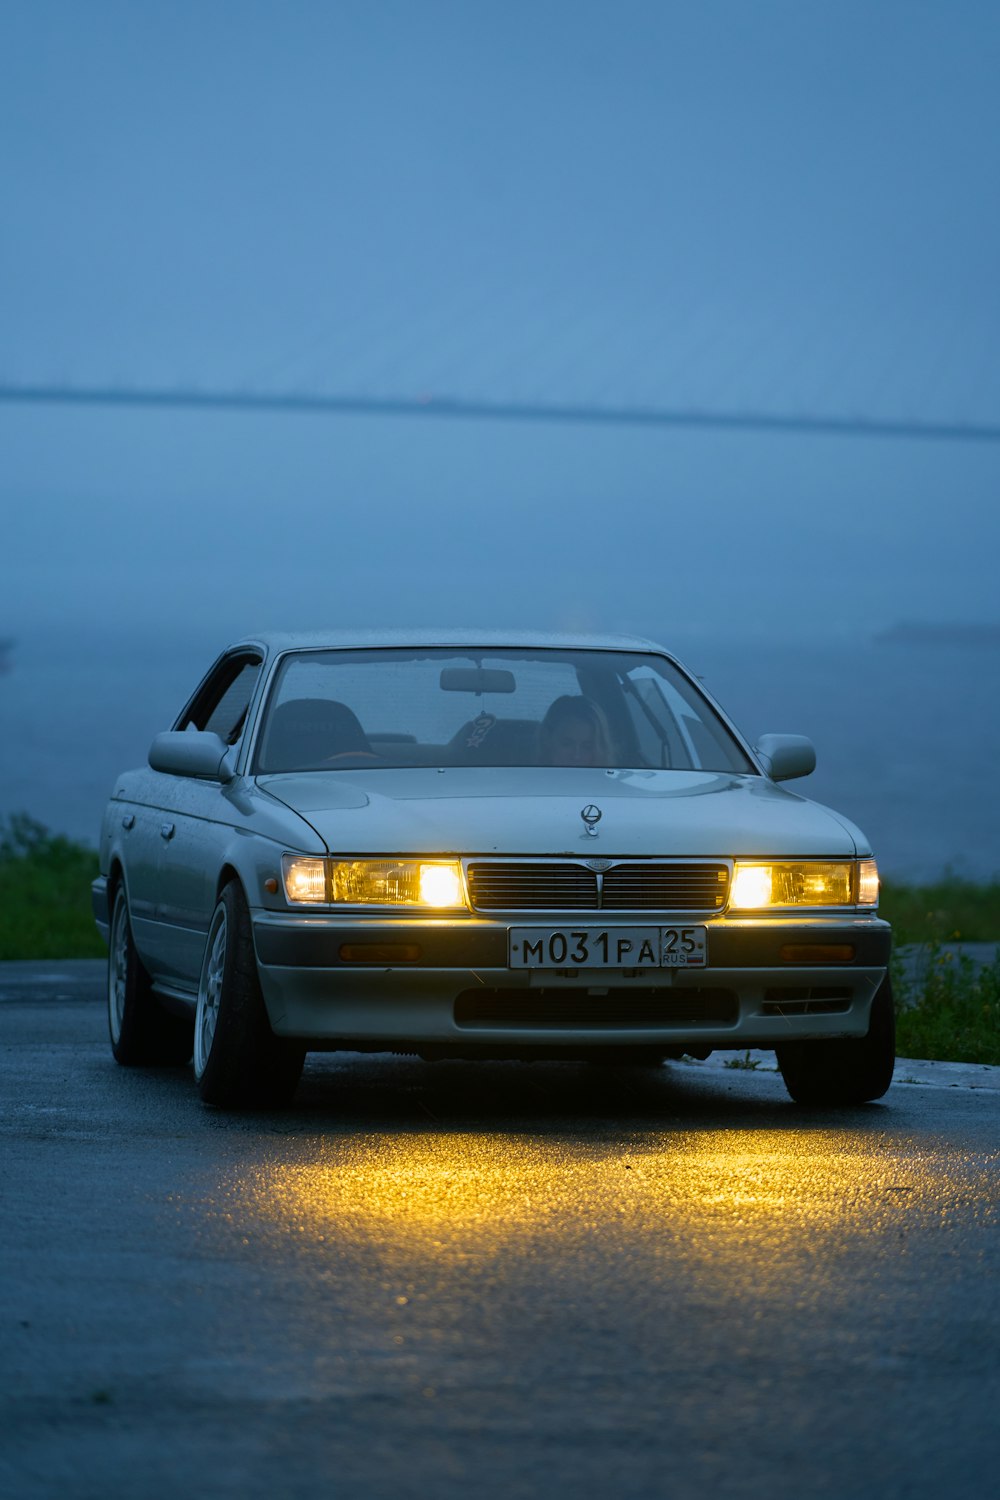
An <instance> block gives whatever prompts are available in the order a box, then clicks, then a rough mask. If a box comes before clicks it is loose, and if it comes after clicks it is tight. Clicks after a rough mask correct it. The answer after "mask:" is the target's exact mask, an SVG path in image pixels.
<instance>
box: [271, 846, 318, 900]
mask: <svg viewBox="0 0 1000 1500" xmlns="http://www.w3.org/2000/svg"><path fill="white" fill-rule="evenodd" d="M281 876H282V879H283V880H284V882H285V895H286V896H287V897H288V900H289V901H292V902H294V904H295V905H296V906H298V905H300V904H301V903H303V902H305V903H308V904H309V905H313V904H315V903H317V902H320V903H322V902H324V901H325V900H326V860H325V859H300V858H299V857H298V856H296V855H291V854H285V855H284V856H283V857H282V860H281Z"/></svg>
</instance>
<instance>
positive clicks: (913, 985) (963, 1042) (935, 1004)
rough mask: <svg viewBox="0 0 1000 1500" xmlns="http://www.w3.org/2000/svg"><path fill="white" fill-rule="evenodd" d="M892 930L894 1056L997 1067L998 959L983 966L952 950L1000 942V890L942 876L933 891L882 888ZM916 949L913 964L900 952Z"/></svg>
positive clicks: (882, 910)
mask: <svg viewBox="0 0 1000 1500" xmlns="http://www.w3.org/2000/svg"><path fill="white" fill-rule="evenodd" d="M879 916H881V917H884V918H885V919H886V921H888V922H891V923H892V929H893V948H894V956H893V960H892V983H893V992H894V994H895V996H896V1050H897V1052H898V1053H899V1055H900V1057H922V1058H931V1059H934V1060H935V1061H938V1062H964V1063H989V1064H991V1065H993V1066H994V1067H996V1066H1000V959H998V960H997V961H996V962H994V963H992V964H989V965H987V966H985V967H983V966H982V965H979V964H976V963H974V962H973V960H972V959H971V958H969V957H968V956H966V955H963V954H960V953H955V952H953V951H951V948H950V945H951V944H955V943H995V942H1000V884H998V883H997V882H996V881H993V882H992V883H990V884H989V885H977V884H975V883H974V882H973V881H971V880H961V879H959V878H957V877H955V876H949V875H945V876H944V877H942V879H941V880H938V881H935V882H934V883H933V884H931V885H920V886H910V885H902V884H900V883H898V882H897V881H893V880H887V881H885V882H884V883H883V886H882V892H881V897H880V900H879ZM914 945H918V946H919V947H920V948H921V949H922V952H921V953H920V954H919V957H918V958H917V960H916V962H914V959H913V958H912V956H911V957H908V958H907V960H906V961H905V962H904V960H903V958H902V957H901V956H900V952H899V950H900V949H901V948H903V947H910V948H912V947H913V946H914Z"/></svg>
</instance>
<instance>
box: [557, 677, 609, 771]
mask: <svg viewBox="0 0 1000 1500" xmlns="http://www.w3.org/2000/svg"><path fill="white" fill-rule="evenodd" d="M541 753H542V764H543V765H546V766H608V765H610V764H611V736H610V735H609V733H608V725H607V720H606V719H605V717H604V713H603V710H602V709H601V707H600V705H599V704H597V703H595V702H594V700H593V699H592V698H585V697H584V696H583V695H582V694H581V695H580V696H579V697H573V696H572V695H571V694H569V693H567V694H565V695H564V696H563V697H562V698H557V699H556V700H555V702H554V703H551V704H550V705H549V709H548V712H547V713H546V715H545V718H544V719H543V720H542V731H541Z"/></svg>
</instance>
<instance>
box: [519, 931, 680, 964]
mask: <svg viewBox="0 0 1000 1500" xmlns="http://www.w3.org/2000/svg"><path fill="white" fill-rule="evenodd" d="M707 937H708V934H707V929H706V928H704V927H511V928H510V929H509V931H508V938H509V942H508V958H507V962H508V965H509V967H510V968H512V969H703V968H704V967H705V964H706V963H707V962H708V957H707Z"/></svg>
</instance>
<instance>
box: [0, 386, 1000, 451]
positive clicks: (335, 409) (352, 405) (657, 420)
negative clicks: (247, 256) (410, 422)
mask: <svg viewBox="0 0 1000 1500" xmlns="http://www.w3.org/2000/svg"><path fill="white" fill-rule="evenodd" d="M0 403H5V404H8V405H14V404H20V405H31V406H118V407H132V408H144V409H160V410H186V411H248V412H274V413H284V414H298V415H328V414H337V413H339V414H341V415H346V416H374V417H451V418H465V419H469V420H474V421H500V422H552V423H577V424H581V425H585V426H591V427H687V428H716V429H720V428H724V429H727V430H729V431H744V432H771V433H786V434H792V433H800V434H819V435H823V436H827V437H854V438H865V437H867V438H904V439H919V440H929V441H933V442H958V443H996V442H1000V423H997V422H961V421H948V422H945V421H932V420H926V419H923V418H913V419H908V418H901V419H898V420H896V419H886V418H882V417H865V416H826V415H823V414H821V413H818V412H766V411H752V410H746V409H742V410H729V411H715V410H708V409H704V408H685V407H660V406H599V405H587V404H584V403H575V402H566V403H560V402H528V401H501V400H495V401H493V400H481V399H475V400H467V399H465V398H463V397H461V396H436V395H421V396H360V395H336V394H325V393H323V392H320V391H284V392H282V391H252V390H214V391H213V390H192V389H185V388H183V387H176V388H175V387H170V386H109V385H66V384H63V385H38V384H31V385H29V384H11V383H7V384H3V383H0Z"/></svg>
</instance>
